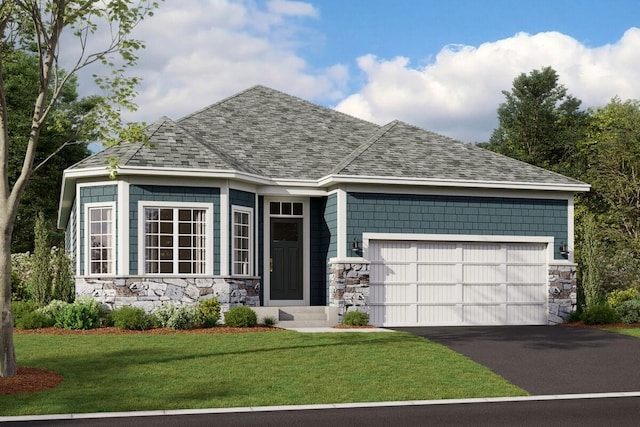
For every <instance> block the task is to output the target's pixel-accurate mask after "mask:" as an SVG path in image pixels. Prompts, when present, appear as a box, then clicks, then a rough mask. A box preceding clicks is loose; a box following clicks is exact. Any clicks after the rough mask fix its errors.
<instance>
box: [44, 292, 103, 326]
mask: <svg viewBox="0 0 640 427" xmlns="http://www.w3.org/2000/svg"><path fill="white" fill-rule="evenodd" d="M101 313H102V309H101V307H100V303H99V302H98V301H96V300H94V299H93V298H80V299H77V300H76V301H75V302H74V303H73V304H68V305H66V306H63V307H62V309H61V310H60V311H59V312H58V313H57V315H56V316H55V317H54V320H55V327H56V328H64V329H94V328H98V327H100V314H101Z"/></svg>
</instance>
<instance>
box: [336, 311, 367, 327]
mask: <svg viewBox="0 0 640 427" xmlns="http://www.w3.org/2000/svg"><path fill="white" fill-rule="evenodd" d="M342 323H343V324H345V325H351V326H365V325H368V324H369V315H368V314H367V313H363V312H361V311H350V312H348V313H347V314H345V315H344V317H343V318H342Z"/></svg>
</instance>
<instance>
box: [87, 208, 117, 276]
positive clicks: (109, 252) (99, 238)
mask: <svg viewBox="0 0 640 427" xmlns="http://www.w3.org/2000/svg"><path fill="white" fill-rule="evenodd" d="M87 212H88V228H89V244H90V248H89V274H113V272H114V271H113V270H114V269H113V246H114V245H113V244H114V237H113V231H114V226H113V207H111V206H100V207H90V208H88V210H87Z"/></svg>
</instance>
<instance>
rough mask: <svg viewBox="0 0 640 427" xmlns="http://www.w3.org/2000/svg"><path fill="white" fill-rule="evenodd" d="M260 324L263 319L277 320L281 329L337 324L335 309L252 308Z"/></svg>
mask: <svg viewBox="0 0 640 427" xmlns="http://www.w3.org/2000/svg"><path fill="white" fill-rule="evenodd" d="M252 308H253V310H254V311H255V312H256V314H257V315H258V321H259V322H261V323H262V321H263V319H264V318H265V317H271V318H274V319H276V320H277V322H278V323H276V326H278V327H281V328H322V327H331V326H335V325H337V324H338V309H337V307H326V306H307V307H305V306H293V307H252Z"/></svg>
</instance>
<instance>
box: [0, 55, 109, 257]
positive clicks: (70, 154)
mask: <svg viewBox="0 0 640 427" xmlns="http://www.w3.org/2000/svg"><path fill="white" fill-rule="evenodd" d="M2 56H3V62H4V70H5V72H4V78H5V91H6V94H7V95H6V99H7V117H8V135H9V183H10V185H13V184H14V183H15V181H16V179H17V178H18V176H19V175H20V170H21V168H22V162H21V161H20V159H21V154H22V153H24V152H25V150H26V144H27V139H26V138H24V135H25V134H27V133H28V130H29V126H30V125H31V115H32V113H33V111H32V110H33V99H35V98H36V96H37V94H38V87H39V83H38V79H39V77H38V74H39V71H38V59H37V58H36V57H35V55H34V54H33V53H32V52H25V51H22V50H11V49H5V50H4V51H3V52H2ZM77 86H78V85H77V82H76V79H75V76H74V77H73V78H71V79H70V80H69V84H68V85H67V86H66V87H65V89H64V90H63V92H62V93H61V96H60V98H59V99H58V101H57V102H56V104H55V106H54V109H53V110H52V113H51V114H52V115H55V116H56V118H57V119H56V121H55V123H54V124H53V125H48V126H45V127H44V128H43V129H42V131H41V135H40V144H39V149H38V152H37V153H36V157H35V160H34V164H35V165H36V166H35V167H34V174H33V175H32V177H31V179H30V180H29V183H28V184H27V186H26V188H25V190H24V193H23V195H22V202H21V204H20V206H19V207H18V214H17V216H16V223H15V227H14V233H13V241H12V244H11V249H12V252H14V253H16V252H32V251H33V245H34V233H33V230H34V226H35V220H36V216H37V213H38V212H43V213H44V215H45V217H47V218H54V217H55V215H56V212H57V209H58V196H59V194H60V186H61V185H62V171H63V170H64V169H65V168H67V167H69V166H71V165H73V164H74V163H77V162H78V161H80V160H82V159H83V158H85V157H87V156H88V155H89V154H91V153H90V151H89V150H88V149H87V141H88V140H93V139H94V135H92V134H88V135H83V134H82V132H86V131H89V132H91V131H92V129H84V128H83V127H81V126H79V125H80V123H81V120H82V118H83V117H85V116H86V115H87V114H89V112H90V111H91V110H92V109H93V108H94V107H95V105H96V104H97V103H98V99H99V98H98V97H89V98H84V99H82V100H78V93H77ZM49 92H51V90H50V91H49ZM72 141H73V142H74V144H67V145H65V143H69V142H72ZM63 145H64V147H63V149H61V150H60V151H59V152H58V153H56V155H55V156H53V157H52V158H51V159H50V160H49V161H48V162H45V163H42V162H43V161H44V160H45V159H46V158H47V157H49V156H50V155H51V154H52V153H54V152H55V151H56V150H58V149H59V148H60V147H61V146H63ZM38 165H41V166H40V167H38ZM49 231H50V234H51V243H52V244H54V245H60V244H61V242H62V239H63V235H62V234H61V233H59V232H57V230H55V229H54V228H53V227H52V228H51V230H49Z"/></svg>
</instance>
